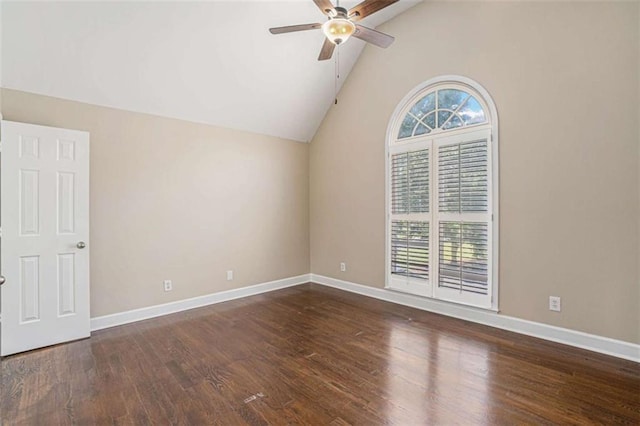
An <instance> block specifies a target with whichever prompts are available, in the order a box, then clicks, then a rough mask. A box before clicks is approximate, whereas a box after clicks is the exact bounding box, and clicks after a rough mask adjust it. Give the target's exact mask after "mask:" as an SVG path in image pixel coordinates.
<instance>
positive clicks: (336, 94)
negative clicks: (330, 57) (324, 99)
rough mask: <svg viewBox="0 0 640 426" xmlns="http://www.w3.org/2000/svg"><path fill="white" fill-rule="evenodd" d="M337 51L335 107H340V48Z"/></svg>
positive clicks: (334, 88) (334, 87)
mask: <svg viewBox="0 0 640 426" xmlns="http://www.w3.org/2000/svg"><path fill="white" fill-rule="evenodd" d="M337 47H338V48H337V49H336V78H335V80H334V86H333V92H334V95H335V96H334V98H335V102H334V105H338V79H339V78H340V46H337Z"/></svg>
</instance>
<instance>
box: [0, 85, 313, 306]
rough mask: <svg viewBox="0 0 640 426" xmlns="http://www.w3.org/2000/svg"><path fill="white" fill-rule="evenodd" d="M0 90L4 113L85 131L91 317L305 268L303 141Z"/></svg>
mask: <svg viewBox="0 0 640 426" xmlns="http://www.w3.org/2000/svg"><path fill="white" fill-rule="evenodd" d="M2 102H3V111H2V112H3V114H4V118H5V119H7V120H12V121H23V122H29V123H34V124H42V125H47V126H56V127H65V128H71V129H79V130H86V131H89V132H90V133H91V243H90V244H91V246H90V247H91V315H92V316H93V317H95V316H100V315H105V314H110V313H115V312H121V311H124V310H129V309H134V308H140V307H144V306H150V305H156V304H159V303H165V302H169V301H174V300H180V299H185V298H189V297H194V296H198V295H203V294H208V293H213V292H217V291H221V290H227V289H231V288H238V287H243V286H247V285H251V284H257V283H262V282H266V281H271V280H276V279H280V278H287V277H292V276H296V275H300V274H306V273H308V272H309V223H308V217H309V211H308V187H309V181H308V179H309V178H308V149H309V146H308V145H307V144H303V143H298V142H293V141H288V140H284V139H278V138H274V137H268V136H261V135H256V134H251V133H246V132H240V131H234V130H228V129H222V128H216V127H212V126H207V125H201V124H194V123H189V122H185V121H180V120H173V119H167V118H160V117H156V116H151V115H146V114H139V113H132V112H126V111H121V110H116V109H110V108H103V107H98V106H92V105H87V104H83V103H78V102H72V101H65V100H60V99H55V98H50V97H45V96H39V95H33V94H27V93H24V92H18V91H13V90H6V89H4V90H3V91H2ZM228 269H231V270H233V271H234V272H235V277H234V278H235V279H234V280H233V281H226V270H228ZM163 279H171V280H173V287H174V289H173V291H172V292H166V293H165V292H164V291H163V288H162V281H163Z"/></svg>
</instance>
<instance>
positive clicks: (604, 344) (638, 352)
mask: <svg viewBox="0 0 640 426" xmlns="http://www.w3.org/2000/svg"><path fill="white" fill-rule="evenodd" d="M311 282H313V283H317V284H322V285H326V286H328V287H333V288H337V289H340V290H345V291H349V292H351V293H357V294H361V295H363V296H369V297H373V298H376V299H380V300H385V301H387V302H391V303H397V304H400V305H405V306H410V307H412V308H417V309H421V310H424V311H429V312H434V313H437V314H442V315H446V316H450V317H454V318H460V319H463V320H467V321H472V322H476V323H479V324H484V325H489V326H491V327H496V328H500V329H503V330H509V331H513V332H516V333H520V334H526V335H527V336H533V337H538V338H540V339H544V340H550V341H552V342H557V343H562V344H565V345H570V346H575V347H578V348H582V349H587V350H590V351H594V352H599V353H603V354H606V355H612V356H615V357H618V358H624V359H627V360H630V361H635V362H640V345H637V344H634V343H629V342H623V341H622V340H616V339H610V338H608V337H602V336H596V335H594V334H588V333H583V332H581V331H575V330H570V329H568V328H561V327H555V326H552V325H547V324H542V323H539V322H533V321H527V320H523V319H519V318H515V317H510V316H506V315H500V314H498V313H495V312H491V311H485V310H482V309H474V308H471V307H467V306H462V305H456V304H453V303H448V302H442V301H439V300H434V299H427V298H424V297H419V296H413V295H410V294H404V293H400V292H397V291H393V290H387V289H382V288H376V287H370V286H366V285H362V284H356V283H352V282H348V281H342V280H338V279H335V278H330V277H325V276H322V275H316V274H311Z"/></svg>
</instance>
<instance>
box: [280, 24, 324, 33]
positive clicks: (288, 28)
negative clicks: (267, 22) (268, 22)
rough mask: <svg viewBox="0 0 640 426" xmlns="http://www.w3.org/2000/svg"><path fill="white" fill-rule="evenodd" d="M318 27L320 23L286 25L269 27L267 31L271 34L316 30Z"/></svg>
mask: <svg viewBox="0 0 640 426" xmlns="http://www.w3.org/2000/svg"><path fill="white" fill-rule="evenodd" d="M320 27H322V24H301V25H288V26H286V27H275V28H269V32H270V33H271V34H284V33H292V32H295V31H307V30H317V29H318V28H320Z"/></svg>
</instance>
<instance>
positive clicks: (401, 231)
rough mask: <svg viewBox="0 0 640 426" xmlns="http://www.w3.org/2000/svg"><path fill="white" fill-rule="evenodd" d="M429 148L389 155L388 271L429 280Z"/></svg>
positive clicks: (393, 273)
mask: <svg viewBox="0 0 640 426" xmlns="http://www.w3.org/2000/svg"><path fill="white" fill-rule="evenodd" d="M429 161H430V159H429V150H428V149H423V150H418V151H410V152H403V153H399V154H395V155H392V156H391V176H390V179H391V215H392V220H391V226H390V228H391V229H390V233H391V235H390V241H391V246H390V253H391V274H392V275H397V276H405V277H412V278H418V279H422V280H428V279H429V226H430V224H429V217H428V214H429V204H430V203H429V196H430V191H429V180H430V176H429V172H430V171H429Z"/></svg>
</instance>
